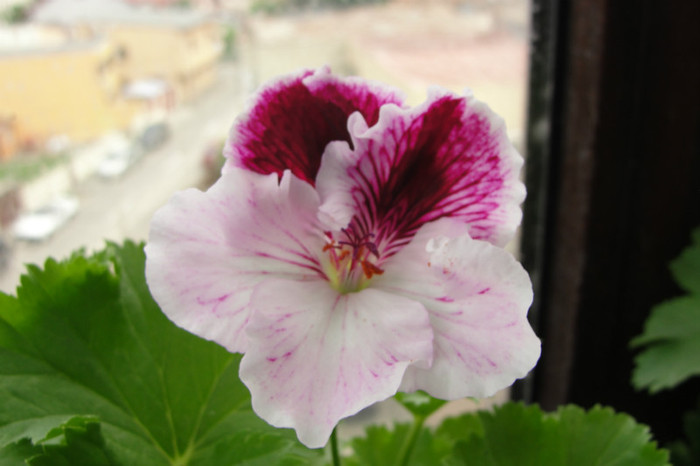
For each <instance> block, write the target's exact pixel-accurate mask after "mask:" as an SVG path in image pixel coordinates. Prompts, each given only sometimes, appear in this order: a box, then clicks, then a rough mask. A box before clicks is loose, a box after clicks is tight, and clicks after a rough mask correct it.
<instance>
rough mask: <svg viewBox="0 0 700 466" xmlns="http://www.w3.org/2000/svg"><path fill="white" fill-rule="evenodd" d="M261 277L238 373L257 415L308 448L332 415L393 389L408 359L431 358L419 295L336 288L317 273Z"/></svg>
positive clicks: (322, 436)
mask: <svg viewBox="0 0 700 466" xmlns="http://www.w3.org/2000/svg"><path fill="white" fill-rule="evenodd" d="M265 285H266V286H264V287H263V286H260V287H258V288H257V289H256V291H255V293H254V294H253V297H252V300H251V304H252V305H253V306H254V308H255V312H254V314H253V318H252V320H251V324H250V325H249V327H248V328H247V330H246V332H247V334H248V337H249V341H250V347H249V351H248V352H247V353H246V354H245V355H244V357H243V360H242V361H241V371H240V375H241V380H242V381H243V382H244V383H245V384H246V385H247V386H248V388H249V389H250V392H251V395H252V403H253V409H254V410H255V412H256V413H257V414H258V415H259V416H260V417H262V418H263V419H265V420H266V421H268V422H269V423H271V424H272V425H275V426H278V427H294V428H295V429H296V431H297V435H298V436H299V439H300V440H301V441H302V442H303V443H304V444H305V445H307V446H309V447H311V448H318V447H321V446H323V445H325V444H326V442H327V440H328V437H329V436H330V434H331V431H332V430H333V428H334V426H335V425H336V424H337V423H338V421H339V420H340V419H342V418H344V417H347V416H350V415H352V414H355V413H356V412H358V411H359V410H361V409H363V408H366V407H367V406H370V405H371V404H373V403H375V402H377V401H380V400H383V399H385V398H387V397H389V396H391V395H393V394H394V393H396V390H397V388H398V386H399V384H400V383H401V380H402V378H403V374H404V371H405V370H406V368H407V367H408V366H409V364H412V363H414V362H415V361H423V362H424V363H425V364H426V365H429V363H430V361H431V360H432V331H431V330H430V327H429V325H428V318H427V313H426V312H425V309H424V308H423V306H422V305H421V304H420V303H417V302H414V301H411V300H409V299H406V298H403V297H401V296H392V295H390V294H388V293H384V292H382V291H378V290H372V289H367V290H363V291H360V292H357V293H349V294H345V295H340V294H338V293H337V292H336V291H335V290H333V289H331V288H330V287H328V286H327V284H326V283H324V282H321V281H316V282H301V283H300V282H294V281H289V280H276V281H274V282H266V283H265ZM310 297H313V299H311V298H310ZM281 316H288V317H285V318H284V319H283V320H282V321H280V317H281ZM282 328H283V329H284V331H280V330H281V329H282Z"/></svg>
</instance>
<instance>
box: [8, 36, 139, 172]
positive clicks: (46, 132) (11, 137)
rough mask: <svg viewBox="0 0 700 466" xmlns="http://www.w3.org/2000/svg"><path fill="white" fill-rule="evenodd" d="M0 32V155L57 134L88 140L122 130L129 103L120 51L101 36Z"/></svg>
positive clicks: (130, 111) (130, 109) (131, 111)
mask: <svg viewBox="0 0 700 466" xmlns="http://www.w3.org/2000/svg"><path fill="white" fill-rule="evenodd" d="M2 33H3V34H1V35H0V126H1V127H2V129H1V130H0V148H2V149H1V155H2V157H3V158H8V157H10V156H11V155H12V154H13V153H14V152H16V151H17V150H21V149H33V148H38V147H41V146H42V145H43V144H44V143H45V142H46V141H48V140H49V139H51V138H53V137H56V136H62V137H68V138H69V139H71V140H73V141H84V140H88V139H92V138H94V137H96V136H98V135H100V134H101V133H103V132H105V131H107V130H109V129H113V128H125V127H127V126H128V124H129V122H130V121H131V119H132V118H133V115H134V112H135V110H136V109H135V107H134V106H133V105H132V104H130V103H129V102H128V101H127V100H126V99H124V98H123V97H122V95H121V89H122V87H123V86H124V83H125V82H126V81H125V80H126V75H125V55H124V51H123V49H120V48H119V47H117V46H115V45H114V43H113V42H110V41H109V40H107V39H105V38H104V37H99V36H96V37H90V38H87V39H80V40H72V39H71V40H67V38H66V37H63V36H61V34H58V33H56V31H53V32H51V31H45V30H44V29H43V28H37V27H34V26H18V27H15V28H4V29H3V31H2Z"/></svg>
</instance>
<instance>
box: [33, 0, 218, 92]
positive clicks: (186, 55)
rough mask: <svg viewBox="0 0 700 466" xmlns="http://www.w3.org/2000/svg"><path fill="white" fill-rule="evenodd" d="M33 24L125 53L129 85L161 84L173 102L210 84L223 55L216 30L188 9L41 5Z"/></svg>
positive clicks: (84, 1) (108, 3)
mask: <svg viewBox="0 0 700 466" xmlns="http://www.w3.org/2000/svg"><path fill="white" fill-rule="evenodd" d="M33 19H34V21H36V22H37V23H40V24H42V25H44V26H45V27H47V28H48V27H53V28H58V29H62V30H66V31H70V33H71V34H83V33H84V31H86V30H87V31H91V32H92V34H96V35H101V34H103V35H104V36H105V37H107V38H109V39H110V40H111V41H112V42H113V43H114V44H116V46H117V47H119V48H120V49H121V50H124V51H125V53H126V55H127V60H126V70H125V73H126V77H127V80H129V81H135V80H143V79H147V80H153V79H158V80H163V81H165V82H166V83H167V85H168V86H169V87H170V88H171V89H172V90H173V92H174V97H175V99H176V101H187V100H189V99H191V98H193V97H195V96H197V95H198V94H200V93H201V92H202V91H203V90H205V89H206V88H207V87H209V86H210V85H211V84H212V83H213V82H214V79H215V77H216V69H217V65H218V62H219V59H220V57H221V54H222V52H223V45H222V37H221V28H220V26H219V24H218V23H217V22H216V21H214V20H213V19H212V18H211V17H210V16H209V15H208V14H206V13H205V12H202V11H196V10H192V9H186V8H154V7H152V6H150V5H145V6H144V5H140V6H135V5H132V4H129V3H127V2H122V1H119V0H100V1H99V2H96V1H94V0H53V1H48V2H46V3H44V4H42V5H40V6H39V7H38V8H37V9H36V11H35V13H34V16H33Z"/></svg>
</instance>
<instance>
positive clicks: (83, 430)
mask: <svg viewBox="0 0 700 466" xmlns="http://www.w3.org/2000/svg"><path fill="white" fill-rule="evenodd" d="M40 424H43V426H44V428H43V429H40V428H39V427H38V426H39V425H40ZM51 424H53V423H52V422H48V420H44V422H43V423H37V424H36V425H34V426H32V427H31V429H30V430H31V431H28V432H26V433H27V436H26V437H24V438H21V439H20V440H19V441H17V442H14V443H10V444H9V445H7V446H5V448H3V449H2V450H0V458H1V459H0V465H15V464H16V465H20V464H21V465H25V464H29V465H32V466H43V465H47V466H48V465H63V464H65V465H73V464H86V465H87V464H89V465H91V466H109V465H113V464H115V463H114V461H113V459H112V458H111V457H110V456H111V455H110V453H109V452H108V451H107V449H106V448H105V442H104V439H103V437H102V434H101V432H100V424H99V422H98V421H97V419H96V418H94V417H91V416H74V417H71V418H69V419H67V420H66V421H65V422H62V423H61V424H60V425H58V426H57V427H49V426H50V425H51Z"/></svg>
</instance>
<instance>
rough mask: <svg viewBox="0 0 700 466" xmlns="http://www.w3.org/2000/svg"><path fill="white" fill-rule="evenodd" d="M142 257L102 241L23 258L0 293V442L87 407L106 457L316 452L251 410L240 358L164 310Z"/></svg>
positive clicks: (253, 460) (124, 460)
mask: <svg viewBox="0 0 700 466" xmlns="http://www.w3.org/2000/svg"><path fill="white" fill-rule="evenodd" d="M144 261H145V257H144V254H143V248H142V246H139V245H135V244H133V243H126V244H125V245H124V246H123V247H118V246H116V245H109V246H108V247H107V249H106V250H105V251H102V252H100V253H97V254H95V255H93V256H90V257H85V256H84V255H83V254H80V253H78V254H74V255H73V256H72V257H71V258H70V259H68V260H66V261H64V262H60V263H59V262H56V261H54V260H52V259H49V260H48V261H47V262H46V264H45V267H44V269H43V270H41V269H40V268H38V267H36V266H30V267H29V268H28V273H27V274H26V275H25V276H23V277H22V279H21V287H20V288H19V289H18V295H17V297H16V298H15V297H12V296H8V295H4V294H0V399H1V400H3V401H2V403H0V448H5V447H7V446H8V445H14V446H13V447H10V448H9V450H7V454H8V457H10V455H11V454H12V455H16V454H17V452H18V451H21V450H22V446H23V445H26V444H22V443H21V442H20V440H21V439H22V438H27V439H30V440H31V439H36V436H37V434H36V432H41V431H43V430H45V429H47V428H50V427H52V424H53V427H58V426H61V425H62V423H65V422H66V420H67V419H69V418H71V417H73V416H76V415H79V416H83V415H93V416H97V418H99V421H100V423H101V424H100V426H101V433H102V436H103V437H104V441H105V450H106V451H108V452H110V454H111V455H113V458H114V461H115V462H116V464H123V465H149V466H158V465H192V466H197V465H207V466H208V465H211V464H217V465H227V464H270V463H280V464H295V461H302V460H305V461H307V464H308V462H313V461H316V460H318V458H320V454H319V452H318V451H311V450H308V449H306V448H305V447H303V446H302V445H301V444H299V443H298V442H297V440H296V438H295V436H294V434H293V432H291V431H289V430H279V429H274V428H272V427H270V426H268V425H267V424H265V423H264V422H263V421H261V420H260V419H258V418H257V416H255V414H254V413H253V412H252V410H251V407H250V396H249V393H248V391H247V389H246V388H245V386H244V385H243V384H242V383H241V382H240V380H239V378H238V363H239V361H240V356H239V355H233V354H230V353H228V352H227V351H226V350H224V349H223V348H221V347H220V346H218V345H216V344H214V343H212V342H209V341H205V340H202V339H200V338H198V337H195V336H193V335H191V334H189V333H187V332H185V331H184V330H181V329H179V328H177V327H176V326H175V325H173V324H172V323H171V322H170V321H169V320H168V319H167V318H166V317H165V316H164V315H163V314H162V312H161V311H160V309H159V308H158V306H157V304H156V303H155V302H154V301H153V299H152V298H151V296H150V294H149V292H148V287H147V285H146V282H145V278H144ZM10 450H12V451H11V452H10ZM0 451H3V452H5V451H6V450H4V449H3V450H0ZM283 457H285V458H288V459H289V461H292V462H288V460H283V459H282V458H283ZM0 464H2V463H0ZM37 464H39V463H37ZM56 464H59V463H56Z"/></svg>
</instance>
